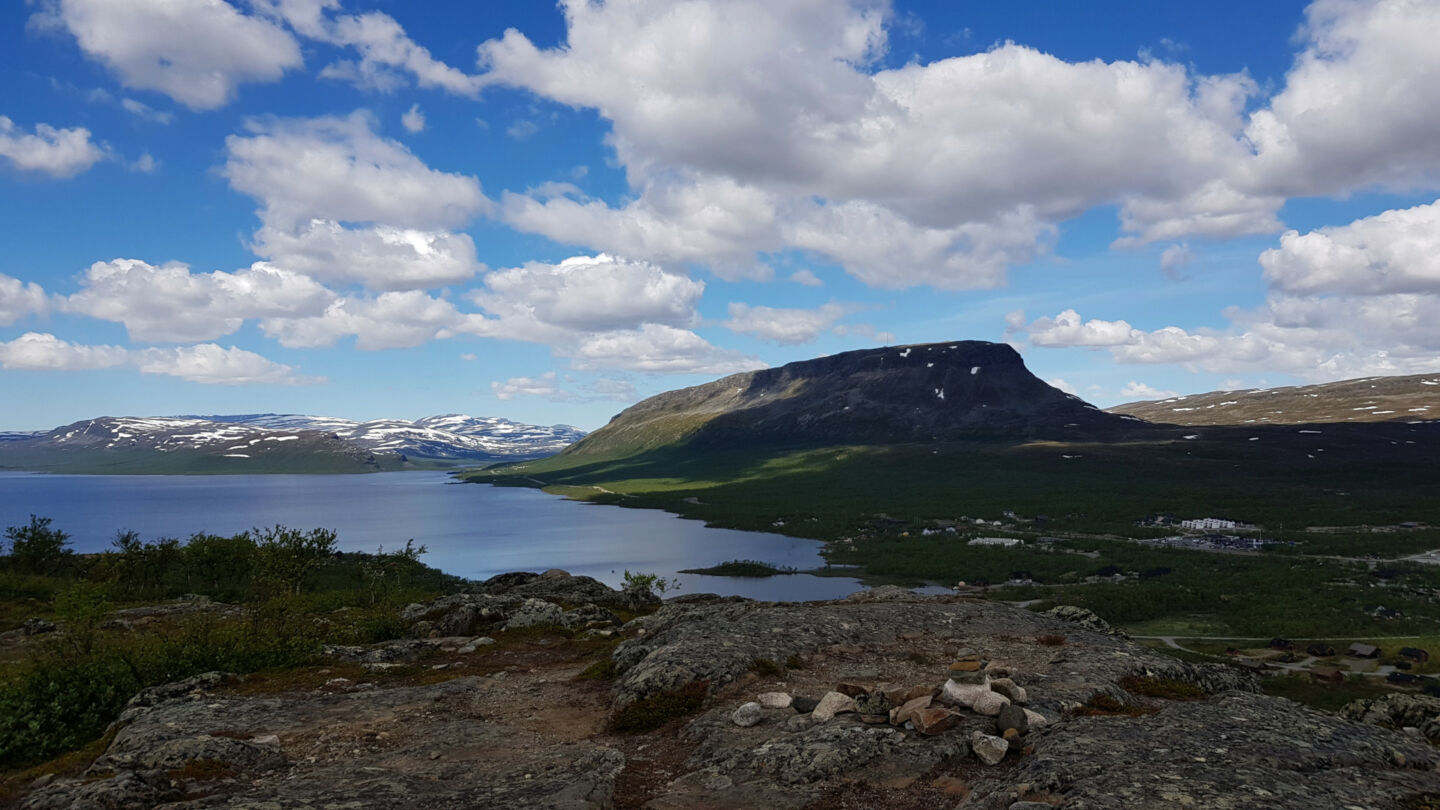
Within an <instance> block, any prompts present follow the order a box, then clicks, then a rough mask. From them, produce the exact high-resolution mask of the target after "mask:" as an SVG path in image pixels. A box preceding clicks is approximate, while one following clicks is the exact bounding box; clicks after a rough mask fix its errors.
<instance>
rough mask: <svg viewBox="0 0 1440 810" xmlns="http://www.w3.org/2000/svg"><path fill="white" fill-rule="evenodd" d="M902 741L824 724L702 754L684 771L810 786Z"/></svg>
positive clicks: (889, 732)
mask: <svg viewBox="0 0 1440 810" xmlns="http://www.w3.org/2000/svg"><path fill="white" fill-rule="evenodd" d="M904 739H905V734H904V733H902V732H901V731H899V730H898V729H893V728H890V727H888V726H860V725H853V724H847V725H830V724H824V725H817V726H814V727H812V728H810V729H808V730H806V731H802V732H799V733H798V734H791V735H786V736H784V737H779V738H776V739H773V740H770V741H769V742H766V743H763V744H762V745H759V746H753V747H751V746H736V747H733V748H724V749H721V750H719V751H717V752H713V753H710V754H708V755H705V754H702V755H700V756H699V757H698V758H692V759H691V761H690V763H689V765H690V766H691V767H693V768H697V769H698V768H706V767H715V768H717V769H718V770H719V771H721V772H723V773H730V772H732V771H736V770H753V771H756V772H759V773H762V774H766V775H769V776H772V777H774V778H776V779H778V780H779V781H780V782H782V783H784V784H796V783H803V782H814V781H815V780H817V779H822V778H824V777H827V776H833V775H835V774H838V773H850V772H853V771H854V770H855V769H857V768H859V767H861V766H863V765H864V764H865V763H867V762H869V761H870V760H872V759H874V758H875V757H877V756H879V755H880V754H881V753H883V752H885V751H886V750H888V749H891V748H893V747H894V746H897V745H899V744H900V743H901V742H903V741H904Z"/></svg>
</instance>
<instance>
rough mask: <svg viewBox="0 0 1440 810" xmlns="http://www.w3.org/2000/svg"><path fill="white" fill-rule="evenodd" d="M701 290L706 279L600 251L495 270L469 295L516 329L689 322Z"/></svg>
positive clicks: (595, 329)
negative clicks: (530, 325) (482, 286)
mask: <svg viewBox="0 0 1440 810" xmlns="http://www.w3.org/2000/svg"><path fill="white" fill-rule="evenodd" d="M704 291H705V284H704V282H700V281H695V280H693V279H690V278H688V277H686V276H683V275H680V274H677V273H671V272H669V271H666V270H663V269H661V268H659V267H657V266H655V265H653V264H650V263H648V262H637V261H629V260H626V259H621V258H618V257H614V256H609V255H606V254H603V253H602V254H600V255H598V256H593V257H591V256H575V257H572V258H569V259H565V260H564V261H562V262H560V263H558V264H544V263H541V262H531V263H530V264H527V265H525V266H523V267H513V268H509V269H506V270H496V271H494V272H492V273H490V274H488V275H486V276H485V289H484V290H481V291H478V292H476V293H474V294H472V296H471V298H472V299H473V300H474V301H475V302H476V303H478V304H479V305H480V306H482V307H484V308H485V309H486V310H487V311H489V312H492V313H494V314H495V315H497V316H499V317H500V318H501V319H503V320H507V321H510V322H511V324H512V325H514V326H516V327H517V328H520V329H523V328H524V327H525V325H526V324H527V323H528V322H531V321H534V322H538V323H539V324H542V325H545V326H552V327H559V328H561V329H566V330H573V331H576V332H603V331H608V330H615V329H630V328H633V327H636V326H639V325H640V324H644V323H660V324H668V325H672V326H689V325H691V324H693V323H694V322H695V320H696V314H695V306H696V304H697V303H698V302H699V300H700V296H701V294H702V293H704Z"/></svg>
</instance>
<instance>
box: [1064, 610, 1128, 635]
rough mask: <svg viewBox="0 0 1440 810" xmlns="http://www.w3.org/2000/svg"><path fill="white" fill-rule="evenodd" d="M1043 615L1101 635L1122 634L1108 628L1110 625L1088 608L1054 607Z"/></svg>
mask: <svg viewBox="0 0 1440 810" xmlns="http://www.w3.org/2000/svg"><path fill="white" fill-rule="evenodd" d="M1045 615H1047V616H1054V617H1055V618H1057V619H1060V620H1062V621H1067V622H1074V623H1075V624H1078V625H1080V626H1081V627H1087V628H1089V629H1091V630H1095V631H1097V632H1101V633H1109V634H1110V635H1119V636H1123V635H1124V634H1123V633H1121V632H1120V631H1118V630H1116V629H1115V628H1113V627H1111V626H1110V623H1109V622H1107V621H1105V620H1104V619H1102V618H1100V617H1099V616H1096V615H1095V612H1094V611H1092V610H1090V609H1089V608H1082V607H1076V606H1075V605H1056V606H1055V607H1053V608H1050V609H1049V610H1047V611H1045Z"/></svg>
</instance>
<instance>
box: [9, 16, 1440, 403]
mask: <svg viewBox="0 0 1440 810" xmlns="http://www.w3.org/2000/svg"><path fill="white" fill-rule="evenodd" d="M0 14H3V15H4V24H3V25H0V76H3V80H0V238H3V244H4V245H5V250H4V251H3V252H0V383H3V390H4V392H5V396H4V400H3V402H4V405H3V407H0V429H40V428H48V427H52V426H55V425H58V424H62V423H65V422H69V421H74V420H76V419H81V418H86V417H91V416H97V415H102V414H112V415H122V414H124V415H142V414H175V413H234V412H254V411H279V412H303V413H318V414H329V415H336V416H344V417H350V418H359V419H364V418H376V417H407V418H415V417H419V416H423V415H427V414H432V413H440V412H465V413H471V414H477V415H494V416H505V417H509V418H513V419H517V420H521V421H527V422H537V423H556V422H565V423H570V424H574V425H577V426H580V427H583V428H587V429H593V428H595V427H598V426H599V425H601V424H603V423H604V422H605V420H606V419H608V418H609V416H610V415H612V414H613V413H615V412H617V411H619V410H620V409H622V408H623V407H625V406H626V405H629V404H631V403H633V402H635V401H637V400H638V399H640V398H643V397H645V396H648V395H651V394H654V393H658V392H660V391H664V390H668V389H671V388H676V387H681V386H685V385H692V384H696V383H699V382H703V381H705V380H709V379H713V378H715V377H717V376H720V375H723V374H726V373H731V372H734V371H740V370H745V369H751V368H759V367H763V366H766V365H779V364H783V363H786V362H789V361H792V360H798V359H805V358H809V357H814V356H818V355H822V354H829V353H833V352H837V351H844V350H848V349H856V348H865V347H871V346H877V345H886V344H904V343H918V342H928V341H947V340H957V339H980V340H995V341H1008V342H1010V343H1012V344H1013V345H1015V346H1016V348H1017V349H1019V350H1020V351H1021V353H1022V354H1023V355H1024V356H1025V359H1026V362H1027V363H1028V364H1029V366H1030V368H1031V369H1032V370H1033V371H1034V372H1035V373H1036V374H1038V375H1039V376H1041V377H1042V378H1044V379H1046V380H1047V381H1050V382H1051V383H1052V384H1053V385H1056V386H1057V387H1061V388H1064V389H1066V390H1069V391H1072V392H1074V393H1077V394H1079V395H1080V396H1083V397H1085V398H1086V399H1088V400H1090V401H1093V402H1095V403H1097V404H1100V405H1102V406H1108V405H1113V404H1117V403H1120V402H1125V401H1133V400H1138V399H1153V398H1156V397H1160V396H1165V395H1169V394H1171V393H1177V392H1178V393H1188V392H1197V391H1208V390H1215V389H1217V388H1240V387H1263V386H1274V385H1286V384H1295V383H1298V382H1318V381H1326V380H1334V379H1345V378H1352V377H1359V376H1366V375H1372V374H1408V373H1422V372H1425V373H1428V372H1432V371H1436V370H1440V204H1437V202H1436V198H1437V195H1440V115H1437V114H1436V113H1435V110H1437V109H1440V53H1437V52H1436V50H1435V49H1434V47H1433V43H1434V42H1436V41H1440V3H1437V2H1434V1H1433V0H1384V1H1380V0H1377V1H1376V2H1360V1H1359V0H1355V1H1354V2H1351V1H1350V0H1346V1H1345V2H1339V1H1338V0H1319V1H1318V2H1315V3H1310V4H1306V3H1298V2H1282V1H1281V0H1275V2H1267V3H1260V4H1256V3H1249V2H1247V3H1240V2H1206V3H1193V4H1192V3H1143V4H1141V3H1134V2H1101V1H1099V0H1097V1H1096V2H1088V3H1069V2H1058V1H1057V2H1041V3H1029V4H1011V3H1005V4H1000V3H995V4H978V3H952V2H933V3H932V2H905V1H904V0H894V2H891V3H885V2H877V1H875V0H755V1H754V2H751V0H609V2H605V3H599V2H583V0H571V1H570V2H564V3H561V4H558V5H547V4H546V3H543V2H542V3H537V2H521V1H520V0H488V1H487V2H484V3H473V2H458V1H457V2H448V1H447V0H428V2H425V3H413V2H395V1H394V0H390V1H389V2H386V1H385V0H366V1H362V0H230V1H229V2H226V0H27V2H24V3H9V4H5V6H4V8H3V10H0Z"/></svg>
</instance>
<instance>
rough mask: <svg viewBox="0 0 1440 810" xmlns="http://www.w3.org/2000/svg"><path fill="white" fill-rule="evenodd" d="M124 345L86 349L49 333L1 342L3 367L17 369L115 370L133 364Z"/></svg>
mask: <svg viewBox="0 0 1440 810" xmlns="http://www.w3.org/2000/svg"><path fill="white" fill-rule="evenodd" d="M129 360H130V353H129V352H128V351H127V350H126V349H125V348H123V347H121V346H83V345H78V344H75V343H70V342H69V341H65V340H61V339H59V338H57V337H55V336H54V335H52V334H49V333H46V332H26V333H25V334H23V335H21V336H20V337H18V338H15V339H14V340H11V341H8V342H5V343H0V367H4V368H8V369H16V370H48V371H76V370H80V369H95V368H112V367H114V366H121V365H124V364H126V363H127V362H129Z"/></svg>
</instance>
